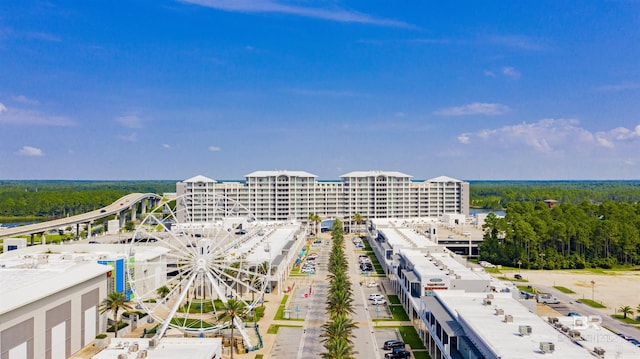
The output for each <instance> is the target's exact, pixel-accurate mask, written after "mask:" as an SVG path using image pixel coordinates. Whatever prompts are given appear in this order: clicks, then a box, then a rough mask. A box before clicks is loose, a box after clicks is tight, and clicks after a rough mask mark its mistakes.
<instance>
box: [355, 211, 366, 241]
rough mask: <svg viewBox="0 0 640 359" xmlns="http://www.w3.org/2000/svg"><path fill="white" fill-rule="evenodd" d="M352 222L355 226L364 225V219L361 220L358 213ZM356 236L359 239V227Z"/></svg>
mask: <svg viewBox="0 0 640 359" xmlns="http://www.w3.org/2000/svg"><path fill="white" fill-rule="evenodd" d="M352 220H353V222H354V223H355V224H356V225H357V224H361V223H364V218H362V215H361V214H360V213H356V214H354V215H353V218H352ZM356 234H357V235H358V237H360V228H359V227H358V231H357V232H356Z"/></svg>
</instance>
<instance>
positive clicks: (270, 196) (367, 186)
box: [176, 171, 469, 226]
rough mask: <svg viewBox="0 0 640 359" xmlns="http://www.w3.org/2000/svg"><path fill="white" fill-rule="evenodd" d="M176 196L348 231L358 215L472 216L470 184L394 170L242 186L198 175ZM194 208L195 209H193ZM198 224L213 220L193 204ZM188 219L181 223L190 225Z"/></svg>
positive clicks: (250, 181) (275, 174)
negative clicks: (336, 222) (332, 222)
mask: <svg viewBox="0 0 640 359" xmlns="http://www.w3.org/2000/svg"><path fill="white" fill-rule="evenodd" d="M176 194H177V195H178V196H179V195H184V194H202V195H205V194H209V195H213V194H218V195H222V196H225V197H228V198H230V199H232V200H234V201H237V202H239V203H240V204H242V205H244V206H245V207H247V209H249V211H251V212H252V213H253V214H254V215H255V216H256V217H257V218H258V219H259V220H265V221H284V220H298V221H303V222H304V221H306V220H307V218H308V216H309V213H316V214H318V215H319V216H320V217H321V218H323V219H333V218H340V219H341V220H342V221H343V222H345V224H346V225H347V226H349V225H350V224H351V223H350V220H351V218H352V217H353V215H354V214H356V213H359V214H360V215H361V216H362V217H363V218H364V219H372V218H415V217H440V216H443V215H445V214H448V213H451V214H463V215H468V213H469V184H468V183H467V182H463V181H460V180H456V179H453V178H450V177H445V176H441V177H436V178H434V179H430V180H427V181H413V180H412V177H411V176H409V175H406V174H403V173H400V172H391V171H356V172H350V173H347V174H345V175H343V176H341V177H340V180H339V181H318V180H317V178H316V176H315V175H312V174H309V173H306V172H302V171H256V172H253V173H251V174H249V175H247V176H246V177H245V181H243V182H241V181H238V182H218V181H215V180H213V179H210V178H207V177H204V176H196V177H193V178H191V179H188V180H185V181H183V182H178V183H177V184H176ZM187 206H191V204H187ZM192 218H193V221H196V222H197V221H205V220H207V219H209V217H208V216H207V215H206V209H204V208H199V207H197V206H196V205H195V204H194V205H193V213H192ZM185 219H186V217H184V215H179V218H178V220H180V221H185Z"/></svg>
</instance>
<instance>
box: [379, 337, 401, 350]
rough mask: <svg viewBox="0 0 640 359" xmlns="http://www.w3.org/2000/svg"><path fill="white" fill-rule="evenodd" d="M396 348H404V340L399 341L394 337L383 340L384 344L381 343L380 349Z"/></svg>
mask: <svg viewBox="0 0 640 359" xmlns="http://www.w3.org/2000/svg"><path fill="white" fill-rule="evenodd" d="M396 348H400V349H404V342H401V341H399V340H395V339H390V340H387V341H386V342H384V344H383V345H382V349H384V350H391V349H396Z"/></svg>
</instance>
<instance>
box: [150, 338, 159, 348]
mask: <svg viewBox="0 0 640 359" xmlns="http://www.w3.org/2000/svg"><path fill="white" fill-rule="evenodd" d="M157 346H158V339H156V338H151V339H149V348H155V347H157Z"/></svg>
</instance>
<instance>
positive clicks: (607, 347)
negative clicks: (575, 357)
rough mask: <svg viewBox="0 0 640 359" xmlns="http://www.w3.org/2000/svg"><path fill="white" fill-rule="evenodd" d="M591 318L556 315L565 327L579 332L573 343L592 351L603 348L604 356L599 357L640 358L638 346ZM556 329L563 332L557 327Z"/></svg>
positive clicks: (605, 358)
mask: <svg viewBox="0 0 640 359" xmlns="http://www.w3.org/2000/svg"><path fill="white" fill-rule="evenodd" d="M591 319H592V318H589V317H558V321H559V323H560V324H562V325H563V326H565V327H566V328H575V330H577V331H578V332H579V333H580V335H579V337H577V338H575V343H576V344H577V345H579V346H581V347H583V348H585V349H586V350H587V351H590V352H593V351H594V349H595V348H600V349H603V350H604V356H601V358H604V359H609V358H611V359H618V358H625V359H629V358H632V359H637V358H640V348H638V347H636V346H635V345H633V344H631V343H629V342H628V341H626V340H625V339H623V338H620V337H619V336H617V335H616V334H614V333H612V332H610V331H609V330H607V329H605V328H602V327H601V326H600V325H599V324H597V323H594V322H593V321H592V320H591ZM558 327H559V326H558ZM556 330H558V332H561V333H565V332H564V331H562V330H561V329H559V328H556Z"/></svg>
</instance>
